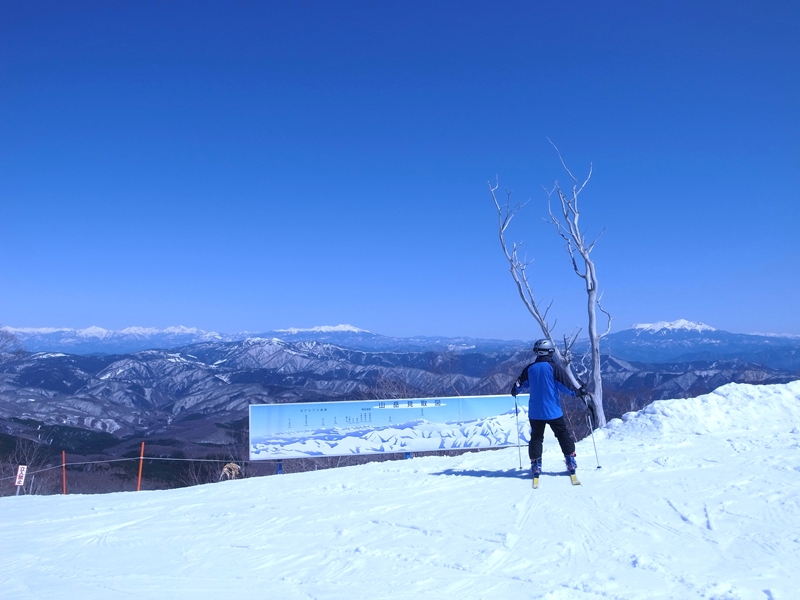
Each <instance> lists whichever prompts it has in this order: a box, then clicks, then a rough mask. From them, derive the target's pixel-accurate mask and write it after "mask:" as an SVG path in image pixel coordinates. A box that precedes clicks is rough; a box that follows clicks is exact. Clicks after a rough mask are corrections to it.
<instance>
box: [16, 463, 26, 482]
mask: <svg viewBox="0 0 800 600" xmlns="http://www.w3.org/2000/svg"><path fill="white" fill-rule="evenodd" d="M27 472H28V465H20V466H19V468H18V469H17V480H16V481H15V482H14V485H23V484H24V483H25V473H27Z"/></svg>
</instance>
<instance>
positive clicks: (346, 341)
mask: <svg viewBox="0 0 800 600" xmlns="http://www.w3.org/2000/svg"><path fill="white" fill-rule="evenodd" d="M2 329H5V330H6V331H9V332H11V333H13V334H14V335H15V336H16V337H17V338H18V339H19V341H20V343H21V344H22V347H23V349H25V350H26V351H28V352H66V353H69V354H128V353H131V352H141V351H143V350H153V349H162V350H165V349H171V348H180V347H183V346H189V345H192V344H200V343H205V342H236V341H241V340H245V339H280V340H284V341H287V342H310V341H315V342H322V343H327V344H333V345H337V346H342V347H344V348H350V349H353V350H363V351H383V352H409V351H465V350H498V349H516V348H522V347H525V346H528V345H530V343H529V342H522V341H519V340H494V339H488V340H487V339H477V338H469V337H445V336H442V337H436V336H421V337H405V338H399V337H391V336H385V335H381V334H377V333H372V332H371V331H367V330H366V329H361V328H359V327H354V326H352V325H333V326H330V325H324V326H320V327H312V328H308V329H301V328H291V329H276V330H272V331H266V332H251V331H243V332H238V333H232V334H226V333H218V332H216V331H205V330H203V329H198V328H196V327H183V326H178V327H167V328H165V329H157V328H154V327H126V328H125V329H120V330H110V329H104V328H102V327H96V326H92V327H87V328H85V329H70V328H66V327H39V328H34V327H3V328H2Z"/></svg>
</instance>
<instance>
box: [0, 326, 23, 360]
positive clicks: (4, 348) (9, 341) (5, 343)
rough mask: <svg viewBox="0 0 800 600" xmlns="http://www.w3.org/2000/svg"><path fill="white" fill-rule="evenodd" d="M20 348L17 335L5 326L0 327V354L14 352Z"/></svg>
mask: <svg viewBox="0 0 800 600" xmlns="http://www.w3.org/2000/svg"><path fill="white" fill-rule="evenodd" d="M20 349H21V344H20V343H19V339H18V338H17V336H16V335H14V333H13V332H11V331H9V330H8V329H6V328H5V327H0V354H4V353H6V352H16V351H18V350H20Z"/></svg>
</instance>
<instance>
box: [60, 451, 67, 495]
mask: <svg viewBox="0 0 800 600" xmlns="http://www.w3.org/2000/svg"><path fill="white" fill-rule="evenodd" d="M61 493H62V494H64V495H65V496H66V495H67V451H66V450H62V451H61Z"/></svg>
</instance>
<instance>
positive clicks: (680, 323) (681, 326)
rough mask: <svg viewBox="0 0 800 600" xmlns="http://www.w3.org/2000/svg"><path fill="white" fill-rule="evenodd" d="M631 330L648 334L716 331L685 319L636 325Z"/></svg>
mask: <svg viewBox="0 0 800 600" xmlns="http://www.w3.org/2000/svg"><path fill="white" fill-rule="evenodd" d="M633 329H636V330H638V331H647V332H649V333H658V332H659V331H664V330H668V331H680V330H683V331H698V332H703V331H717V330H716V329H715V328H714V327H711V326H710V325H706V324H705V323H698V322H695V321H687V320H686V319H678V320H677V321H658V322H657V323H638V324H636V325H634V326H633Z"/></svg>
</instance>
